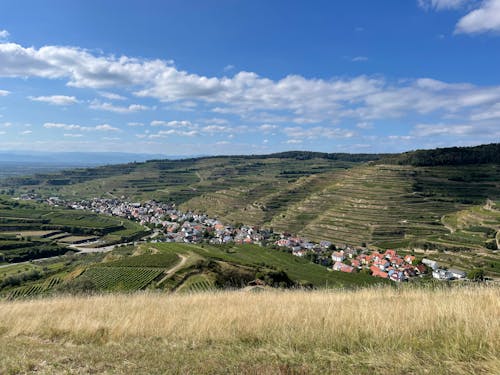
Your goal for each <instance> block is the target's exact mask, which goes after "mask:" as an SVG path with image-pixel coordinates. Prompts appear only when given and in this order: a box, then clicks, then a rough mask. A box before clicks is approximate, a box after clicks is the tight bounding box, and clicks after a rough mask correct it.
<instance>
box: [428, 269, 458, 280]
mask: <svg viewBox="0 0 500 375" xmlns="http://www.w3.org/2000/svg"><path fill="white" fill-rule="evenodd" d="M432 277H433V278H435V279H438V280H451V279H453V275H452V273H451V272H449V271H447V270H443V269H439V268H438V269H435V270H434V271H432Z"/></svg>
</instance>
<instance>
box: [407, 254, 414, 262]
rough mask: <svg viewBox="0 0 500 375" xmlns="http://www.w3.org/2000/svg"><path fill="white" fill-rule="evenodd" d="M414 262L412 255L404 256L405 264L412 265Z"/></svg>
mask: <svg viewBox="0 0 500 375" xmlns="http://www.w3.org/2000/svg"><path fill="white" fill-rule="evenodd" d="M414 261H415V257H414V256H413V255H409V254H408V255H406V256H405V262H406V263H408V264H413V262H414Z"/></svg>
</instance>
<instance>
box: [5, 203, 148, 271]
mask: <svg viewBox="0 0 500 375" xmlns="http://www.w3.org/2000/svg"><path fill="white" fill-rule="evenodd" d="M146 233H147V232H146V230H145V229H144V228H143V227H142V226H141V225H139V224H138V223H135V222H131V221H127V220H123V219H118V218H115V217H111V216H104V215H97V214H94V213H91V212H84V211H75V210H70V209H64V208H59V207H51V206H48V205H44V204H39V203H34V202H26V201H16V200H13V199H11V198H10V197H6V196H0V263H14V262H22V261H28V260H32V259H38V258H47V257H51V256H56V255H61V254H64V253H65V252H67V251H68V248H67V245H69V244H73V243H81V242H85V241H95V240H97V239H99V240H100V245H102V246H104V245H108V244H113V243H118V242H127V241H130V240H133V239H136V238H139V237H142V236H144V235H145V234H146Z"/></svg>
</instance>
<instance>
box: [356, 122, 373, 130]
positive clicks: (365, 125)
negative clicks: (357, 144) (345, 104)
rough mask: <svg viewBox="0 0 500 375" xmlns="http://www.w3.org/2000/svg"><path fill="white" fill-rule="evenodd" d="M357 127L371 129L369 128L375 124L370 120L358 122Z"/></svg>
mask: <svg viewBox="0 0 500 375" xmlns="http://www.w3.org/2000/svg"><path fill="white" fill-rule="evenodd" d="M356 127H357V128H359V129H365V130H369V129H373V124H372V123H370V122H366V121H364V122H358V123H357V124H356Z"/></svg>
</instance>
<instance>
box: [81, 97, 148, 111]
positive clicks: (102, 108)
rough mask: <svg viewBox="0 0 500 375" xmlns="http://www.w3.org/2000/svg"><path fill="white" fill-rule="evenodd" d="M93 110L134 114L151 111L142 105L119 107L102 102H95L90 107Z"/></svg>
mask: <svg viewBox="0 0 500 375" xmlns="http://www.w3.org/2000/svg"><path fill="white" fill-rule="evenodd" d="M89 107H90V108H91V109H96V110H100V111H108V112H114V113H122V114H123V113H133V112H138V111H146V110H148V109H151V108H150V107H148V106H145V105H142V104H130V105H129V106H117V105H114V104H112V103H107V102H104V103H102V102H100V101H98V100H93V101H92V102H91V103H90V106H89Z"/></svg>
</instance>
